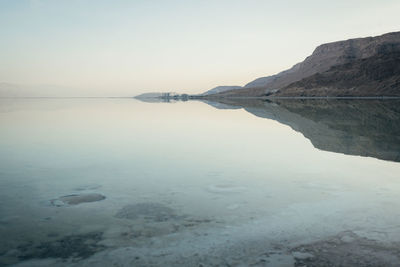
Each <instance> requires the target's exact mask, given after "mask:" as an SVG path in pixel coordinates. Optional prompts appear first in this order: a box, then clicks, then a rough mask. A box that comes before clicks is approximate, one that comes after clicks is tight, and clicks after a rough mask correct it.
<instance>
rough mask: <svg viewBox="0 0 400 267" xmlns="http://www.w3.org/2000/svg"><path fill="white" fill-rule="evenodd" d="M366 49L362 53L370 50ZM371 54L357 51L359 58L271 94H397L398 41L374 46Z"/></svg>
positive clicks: (399, 77) (399, 89)
mask: <svg viewBox="0 0 400 267" xmlns="http://www.w3.org/2000/svg"><path fill="white" fill-rule="evenodd" d="M357 51H358V52H362V50H361V51H359V50H357ZM368 52H369V53H364V56H365V55H369V54H371V53H372V52H371V51H368ZM372 54H373V55H372V56H370V57H366V58H363V57H361V55H360V57H361V58H359V59H354V60H353V59H352V60H349V61H348V62H347V63H345V64H341V65H335V66H333V67H331V68H330V69H329V70H327V71H325V72H321V73H317V74H314V75H311V76H309V77H307V78H304V79H302V80H300V81H298V82H294V83H292V84H290V85H288V86H286V87H284V88H282V89H280V90H279V91H278V92H276V93H275V94H274V96H285V97H291V96H296V97H297V96H302V97H325V96H330V97H377V96H387V97H394V96H396V97H397V96H400V42H399V43H387V44H383V45H379V46H376V47H375V51H374V53H372Z"/></svg>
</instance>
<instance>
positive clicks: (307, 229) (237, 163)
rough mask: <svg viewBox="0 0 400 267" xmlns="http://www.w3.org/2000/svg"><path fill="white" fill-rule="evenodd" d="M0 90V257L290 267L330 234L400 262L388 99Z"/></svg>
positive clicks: (398, 185) (396, 170)
mask: <svg viewBox="0 0 400 267" xmlns="http://www.w3.org/2000/svg"><path fill="white" fill-rule="evenodd" d="M0 101H1V104H0V125H1V129H2V130H1V131H0V236H1V237H2V240H1V242H0V265H7V264H17V265H18V266H35V264H37V265H40V266H53V265H57V266H63V265H68V266H70V265H72V266H87V265H103V266H110V265H112V264H120V265H121V266H130V265H137V266H143V265H152V264H153V265H160V266H161V265H164V266H165V265H186V266H189V265H196V266H198V265H199V264H203V265H206V266H208V265H221V264H231V265H235V264H244V265H250V264H255V265H263V264H264V265H268V264H269V265H270V266H279V265H282V266H284V265H285V264H287V265H289V266H290V265H293V264H294V263H295V262H296V263H297V264H300V263H301V262H302V260H303V261H304V259H307V257H309V258H310V257H311V256H309V255H308V256H307V253H309V254H312V256H313V257H314V258H318V259H321V257H322V258H323V255H319V254H317V253H316V251H317V248H320V246H325V247H326V246H328V245H329V244H330V243H329V242H327V243H326V244H325V243H323V244H322V245H321V244H320V245H318V244H315V242H317V241H318V242H319V241H321V240H322V241H326V240H331V239H332V238H333V237H334V238H336V239H337V240H338V241H337V243H335V244H336V246H337V247H338V248H345V247H346V246H347V245H348V244H352V245H354V246H356V245H357V246H358V247H357V246H356V250H357V249H359V251H358V252H359V255H363V254H362V253H368V254H373V255H374V256H376V255H375V254H374V253H375V252H376V251H372V252H371V251H367V252H362V249H360V248H363V246H365V247H367V245H371V244H372V245H374V246H376V247H379V246H386V247H385V252H384V254H385V253H386V254H385V255H384V257H383V258H384V260H387V262H388V266H390V265H391V264H392V263H393V262H394V263H395V262H396V260H397V258H395V260H394V261H393V259H394V258H393V257H397V254H396V253H397V252H395V248H393V247H391V245H390V244H391V242H392V241H396V240H399V237H400V236H399V235H400V231H399V230H400V229H399V225H398V218H399V216H400V204H399V202H398V196H399V193H400V179H399V178H400V175H399V174H400V163H399V162H398V161H399V158H398V157H397V156H396V155H397V154H395V153H393V149H392V148H393V147H394V148H396V147H398V144H399V142H398V136H399V132H397V127H395V126H393V127H386V128H385V127H383V125H391V123H392V124H394V122H397V121H398V119H399V117H400V116H399V112H398V111H397V109H396V108H393V106H395V107H396V106H398V105H397V104H396V102H393V101H382V102H379V104H376V103H375V104H373V103H372V102H364V103H359V102H357V101H355V102H349V103H345V105H347V106H349V107H350V108H353V109H350V110H351V111H352V112H351V114H350V112H349V111H348V113H347V114H346V113H345V114H343V112H342V117H338V116H336V115H334V116H332V114H333V111H334V109H333V108H330V109H325V112H322V111H321V110H322V109H320V110H318V112H317V111H316V112H313V110H312V109H305V110H308V112H301V107H302V105H306V104H305V103H301V102H299V104H298V105H297V106H296V105H294V104H293V103H291V104H290V105H287V106H285V104H284V103H268V102H262V103H261V104H260V103H244V104H243V103H242V104H240V103H239V104H237V103H236V104H235V105H226V103H225V104H220V103H219V104H218V103H211V104H213V105H215V106H217V107H219V109H216V108H214V107H212V106H211V105H207V104H206V103H203V102H196V101H189V102H177V103H144V102H140V101H137V100H134V99H14V100H10V99H8V100H6V99H2V100H0ZM337 101H340V100H337ZM333 103H335V105H336V103H337V102H333ZM393 103H395V104H393ZM231 104H232V103H231ZM326 105H327V104H323V105H322V104H321V107H326ZM329 105H331V106H332V102H330V103H329ZM341 105H342V104H341ZM313 106H314V107H318V105H315V104H313ZM339 106H340V105H339ZM365 106H369V107H371V106H374V107H376V108H375V109H371V108H370V112H371V114H369V113H368V112H363V113H362V114H363V120H358V119H357V120H356V119H354V120H352V119H351V118H352V116H351V115H353V116H354V114H355V113H354V110H363V107H365ZM242 107H243V108H244V109H243V108H242ZM288 107H292V109H289V108H288ZM340 107H341V108H340V109H339V108H337V110H340V111H343V110H344V106H343V105H342V106H340ZM310 110H311V111H310ZM382 110H384V111H385V112H386V114H388V116H387V117H382V116H378V115H377V114H382ZM388 110H389V111H391V112H388ZM314 111H315V110H314ZM271 114H272V115H273V116H275V117H274V118H275V119H274V118H272V117H268V116H271ZM313 114H318V116H314V115H313ZM254 115H256V116H254ZM369 115H370V116H369ZM389 115H390V116H389ZM356 121H358V123H359V124H357V125H358V126H357V127H355V126H354V123H355V122H356ZM385 121H386V122H387V124H385V123H384V122H385ZM304 124H305V125H306V126H307V127H304ZM343 125H345V126H343ZM365 125H368V127H364V126H365ZM374 125H380V127H375V126H374ZM363 127H364V128H363ZM304 128H307V129H309V131H308V132H302V130H303V129H304ZM294 129H295V130H297V131H295V130H294ZM344 133H345V134H344ZM305 136H306V137H307V138H306V137H305ZM381 136H383V137H384V138H380V137H381ZM324 137H327V138H326V139H324ZM308 138H310V139H308ZM343 138H345V139H343ZM346 138H347V139H346ZM343 140H345V141H343ZM346 140H347V141H348V140H350V141H349V142H347V141H346ZM374 141H377V142H376V143H380V144H384V145H382V146H379V145H378V146H376V145H374V144H375V143H374ZM346 142H347V146H345V147H346V148H348V149H347V150H346V151H342V150H343V144H346ZM357 142H361V143H357ZM313 144H314V145H316V144H317V145H319V146H322V145H325V146H324V147H323V148H321V149H325V150H320V149H318V148H315V147H314V145H313ZM357 144H362V146H361V147H362V148H363V149H359V150H357V149H355V148H354V147H356V146H357ZM341 151H342V153H346V154H347V155H346V154H342V153H338V152H341ZM357 151H360V152H359V154H360V155H369V156H370V157H365V156H360V155H357V153H358V152H357ZM365 151H367V152H368V154H366V152H365ZM394 151H398V150H396V149H394ZM384 152H387V153H384ZM374 156H375V157H374ZM379 158H381V159H379ZM382 158H383V159H386V160H383V159H382ZM66 196H73V197H74V196H84V197H85V196H86V197H87V196H89V197H88V198H87V199H84V201H81V200H82V199H80V200H76V199H75V201H77V202H78V203H76V202H75V203H73V202H69V203H68V201H69V200H68V198H66ZM99 196H102V197H105V198H104V199H103V198H102V197H99ZM80 201H81V202H80ZM336 239H335V240H336ZM369 240H372V241H369ZM322 241H321V242H322ZM335 242H336V241H335ZM352 242H353V243H352ZM368 242H371V243H368ZM374 242H375V243H374ZM310 244H313V245H310ZM327 244H328V245H327ZM326 248H327V250H328V251H329V249H331V247H329V246H328V247H326ZM296 253H297V254H296ZM299 253H300V254H299ZM301 253H303V254H301ZM296 255H297V256H296ZM299 255H300V256H299ZM388 255H389V256H390V257H389V256H388ZM364 256H365V255H364ZM301 257H303V258H301ZM366 257H367V256H366ZM377 257H379V255H378V256H377ZM311 258H312V257H311ZM367 258H368V257H367Z"/></svg>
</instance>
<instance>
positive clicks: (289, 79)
mask: <svg viewBox="0 0 400 267" xmlns="http://www.w3.org/2000/svg"><path fill="white" fill-rule="evenodd" d="M399 47H400V32H392V33H387V34H384V35H380V36H376V37H366V38H357V39H349V40H345V41H337V42H332V43H327V44H322V45H320V46H318V47H317V48H316V49H315V50H314V52H313V53H312V54H311V55H310V56H309V57H307V58H306V59H305V60H304V61H303V62H300V63H297V64H295V65H294V66H293V67H292V68H290V69H288V70H285V71H282V72H280V73H278V74H275V75H272V76H268V77H262V78H258V79H256V80H254V81H252V82H250V83H248V84H246V85H245V86H244V87H243V88H238V89H235V90H229V91H225V92H221V93H217V94H215V96H220V97H261V96H266V95H272V96H274V95H276V96H302V95H304V96H313V95H314V96H327V94H326V93H327V91H329V90H330V89H332V88H334V81H335V78H333V77H331V78H327V79H330V80H331V84H330V87H329V88H330V89H329V88H327V87H326V86H324V85H323V84H320V83H319V82H318V80H317V79H315V77H314V79H313V83H312V86H316V87H319V88H320V89H319V90H318V92H315V93H314V94H313V95H312V94H304V90H306V89H305V88H306V87H307V86H311V80H309V81H308V82H307V81H306V80H304V81H303V85H304V86H303V87H301V86H299V84H297V87H296V88H297V89H296V90H293V89H288V88H294V87H295V86H296V85H295V84H294V83H296V82H299V81H302V80H303V79H307V78H310V77H311V76H313V75H317V74H323V73H325V72H328V71H330V73H325V74H326V76H329V75H333V73H335V75H336V76H337V77H336V80H337V79H339V80H340V79H342V78H345V79H346V81H347V82H348V85H346V86H344V83H342V85H341V88H342V92H341V93H342V94H343V93H344V94H345V95H348V96H352V94H351V92H349V91H348V90H350V89H351V88H355V87H356V88H357V87H358V86H359V85H361V84H359V83H360V82H362V81H361V80H360V79H359V77H357V76H351V75H350V73H354V74H355V75H360V71H359V69H357V68H364V67H366V66H363V67H362V66H361V65H362V64H364V65H365V64H367V65H368V66H369V67H366V68H364V69H365V70H366V71H367V69H368V71H367V72H371V71H372V72H374V71H375V73H376V74H377V73H378V72H379V69H380V68H381V67H383V65H382V64H386V63H390V67H391V68H392V69H391V70H390V69H388V68H387V67H386V68H383V69H385V72H386V76H387V75H389V76H397V75H398V74H399V75H400V73H399V71H398V69H397V68H396V66H397V65H398V64H397V63H398V62H397V61H396V60H397V59H396V58H395V59H394V60H392V59H391V57H392V56H394V57H396V55H397V54H396V53H397V52H398V51H400V48H399ZM365 59H369V60H367V61H368V63H366V61H364V60H365ZM362 62H364V63H362ZM346 64H347V65H346ZM396 64H397V65H396ZM338 66H341V67H338ZM333 67H336V69H335V70H332V71H331V69H332V68H333ZM351 68H352V70H350V69H351ZM345 69H346V73H347V74H348V75H345V74H344V70H345ZM357 70H358V71H357ZM335 71H341V72H343V74H342V75H341V76H340V75H338V74H337V73H336V72H335ZM363 75H364V76H365V75H366V76H368V75H369V74H365V73H364V74H363ZM339 76H340V77H339ZM370 78H371V77H370V76H369V78H368V79H370ZM310 79H311V78H310ZM385 79H389V80H391V81H390V82H389V81H385V84H386V85H384V86H383V87H385V88H387V87H390V88H391V89H390V92H391V93H390V94H391V95H398V96H400V83H399V82H398V81H399V80H398V79H397V78H396V77H385ZM374 81H376V83H375V84H374V86H378V87H379V83H380V82H383V81H380V80H379V79H378V80H374ZM321 82H322V81H321ZM324 82H325V80H324ZM364 85H365V84H364ZM364 87H365V86H364ZM364 87H363V88H364ZM381 87H382V86H381ZM286 90H289V91H290V94H289V93H285V91H286ZM346 90H347V91H346ZM360 90H361V89H360ZM360 90H358V92H357V96H377V95H379V92H373V89H372V88H368V90H367V91H365V95H364V94H363V93H362V90H361V91H360ZM385 90H386V89H385ZM289 91H288V92H289ZM343 91H346V92H343ZM333 96H335V94H333Z"/></svg>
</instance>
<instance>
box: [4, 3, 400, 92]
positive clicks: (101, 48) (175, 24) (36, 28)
mask: <svg viewBox="0 0 400 267" xmlns="http://www.w3.org/2000/svg"><path fill="white" fill-rule="evenodd" d="M399 13H400V1H399V0H335V1H333V0H330V1H324V0H315V1H314V0H308V1H307V0H303V1H299V0H297V1H289V0H286V1H285V0H279V1H267V0H264V1H260V0H242V1H235V0H226V1H225V0H221V1H218V0H213V1H208V0H198V1H190V0H186V1H167V0H164V1H151V0H143V1H139V0H131V1H123V0H112V1H111V0H109V1H103V0H59V1H57V0H31V1H28V0H25V1H22V0H21V1H20V0H0V82H8V83H17V84H27V85H29V84H43V85H58V86H62V87H65V88H69V87H70V88H75V89H74V90H76V91H77V92H80V93H82V94H96V95H135V94H138V93H142V92H147V91H178V92H187V93H197V92H202V91H205V90H208V89H210V88H212V87H215V86H218V85H244V84H246V83H247V82H250V81H251V80H253V79H255V78H257V77H261V76H268V75H271V74H274V73H276V72H279V71H281V70H284V69H286V68H289V67H291V66H292V65H294V64H295V63H297V62H299V61H302V60H303V59H304V58H305V57H306V56H308V55H309V54H311V53H312V51H313V50H314V48H315V47H316V46H317V45H319V44H321V43H326V42H331V41H336V40H342V39H348V38H354V37H364V36H373V35H380V34H383V33H386V32H390V31H399V30H400V16H399ZM63 90H67V89H63Z"/></svg>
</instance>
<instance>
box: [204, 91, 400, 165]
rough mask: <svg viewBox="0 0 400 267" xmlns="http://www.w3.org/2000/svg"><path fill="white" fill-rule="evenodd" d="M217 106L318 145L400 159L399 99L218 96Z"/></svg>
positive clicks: (372, 155) (334, 150)
mask: <svg viewBox="0 0 400 267" xmlns="http://www.w3.org/2000/svg"><path fill="white" fill-rule="evenodd" d="M205 102H206V103H207V104H210V105H212V106H214V107H215V108H223V109H226V108H228V107H231V108H233V109H237V108H243V109H244V110H246V111H248V112H250V113H251V114H253V115H255V116H258V117H261V118H266V119H272V120H276V121H278V122H280V123H282V124H286V125H288V126H290V127H291V128H292V129H293V130H295V131H298V132H301V133H302V134H303V135H304V136H305V137H306V138H308V139H309V140H310V141H311V143H312V144H313V146H314V147H315V148H318V149H321V150H326V151H331V152H336V153H343V154H347V155H358V156H364V157H374V158H377V159H382V160H390V161H396V162H400V100H397V99H396V100H389V99H387V100H377V99H364V100H349V99H323V100H322V99H276V100H274V101H273V102H271V101H262V100H256V99H218V102H212V101H205Z"/></svg>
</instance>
